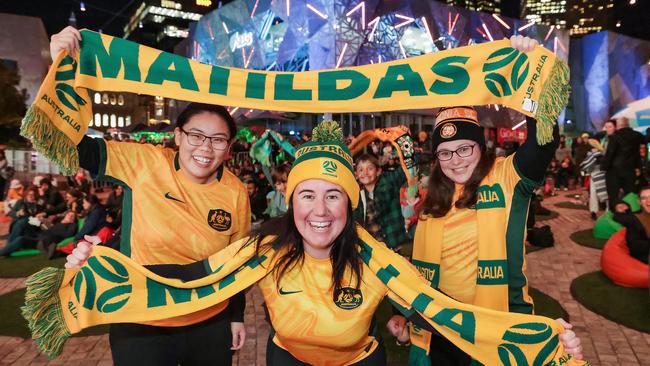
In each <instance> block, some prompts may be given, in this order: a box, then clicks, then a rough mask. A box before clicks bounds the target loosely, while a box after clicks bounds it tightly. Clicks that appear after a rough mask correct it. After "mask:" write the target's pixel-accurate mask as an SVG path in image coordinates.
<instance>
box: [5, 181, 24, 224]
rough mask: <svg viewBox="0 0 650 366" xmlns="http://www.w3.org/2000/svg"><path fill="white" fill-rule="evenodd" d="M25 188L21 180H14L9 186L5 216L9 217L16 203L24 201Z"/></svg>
mask: <svg viewBox="0 0 650 366" xmlns="http://www.w3.org/2000/svg"><path fill="white" fill-rule="evenodd" d="M24 191H25V187H24V186H23V184H22V183H21V182H20V180H19V179H12V180H11V183H10V184H9V190H8V191H7V197H6V198H5V204H4V212H5V215H8V214H9V213H10V212H11V210H12V209H13V208H14V206H15V205H16V202H18V201H20V200H21V199H23V195H24Z"/></svg>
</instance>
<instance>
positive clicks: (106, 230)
mask: <svg viewBox="0 0 650 366" xmlns="http://www.w3.org/2000/svg"><path fill="white" fill-rule="evenodd" d="M121 216H122V213H121V212H120V211H119V210H107V211H106V224H105V225H104V227H103V228H101V229H99V231H98V232H97V234H96V236H97V237H99V238H100V239H101V241H102V243H107V242H108V241H109V240H110V239H111V238H112V237H113V235H114V234H115V231H116V230H117V229H118V228H119V227H120V225H121V223H122V220H121Z"/></svg>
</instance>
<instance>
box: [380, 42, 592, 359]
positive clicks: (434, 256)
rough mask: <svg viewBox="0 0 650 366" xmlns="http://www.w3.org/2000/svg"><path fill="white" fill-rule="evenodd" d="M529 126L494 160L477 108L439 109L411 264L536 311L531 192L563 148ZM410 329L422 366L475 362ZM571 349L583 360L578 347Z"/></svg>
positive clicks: (394, 321) (493, 300) (472, 299)
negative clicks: (528, 257) (528, 260)
mask: <svg viewBox="0 0 650 366" xmlns="http://www.w3.org/2000/svg"><path fill="white" fill-rule="evenodd" d="M512 44H513V47H514V48H517V49H519V50H521V51H524V52H526V51H530V50H532V49H533V48H534V47H535V46H536V45H537V42H536V41H534V40H531V39H528V38H524V39H523V40H522V39H521V37H513V39H512ZM526 125H527V128H528V133H527V138H526V141H525V142H524V144H523V145H522V146H521V147H520V148H519V149H518V150H517V151H516V152H515V153H514V154H512V155H510V156H508V157H499V158H495V157H494V156H493V155H492V154H490V153H488V152H487V150H486V148H485V137H484V133H483V128H482V127H481V126H480V124H479V121H478V116H477V112H476V110H474V108H472V107H453V108H442V109H441V110H440V111H439V112H438V114H437V116H436V125H435V128H434V131H433V151H434V156H435V158H436V160H435V162H434V164H433V170H432V173H431V176H430V178H429V189H428V193H427V196H426V198H425V201H424V207H423V214H422V216H421V217H420V220H419V222H418V224H417V230H416V234H415V239H414V244H413V257H412V262H413V264H414V265H415V266H416V267H418V269H419V270H420V271H421V272H422V273H428V274H430V275H429V276H427V280H429V281H430V282H431V285H432V286H434V287H436V288H438V289H439V290H440V291H442V292H444V293H445V294H447V295H448V296H450V297H452V298H454V299H456V300H458V301H461V302H464V303H468V304H473V305H478V306H482V307H486V308H490V309H495V310H500V311H508V312H517V313H527V314H532V313H533V301H532V299H531V297H530V296H529V295H528V281H527V279H526V276H525V275H524V268H525V264H524V254H525V251H524V244H525V236H526V218H527V215H528V205H529V201H530V197H531V194H532V192H533V190H534V189H535V188H536V187H537V186H538V185H540V184H541V183H542V180H543V178H544V174H545V171H546V167H547V166H548V164H549V162H550V161H551V159H552V158H553V155H554V152H555V149H556V147H557V141H558V129H557V126H556V127H555V129H554V133H553V136H554V140H553V141H552V142H551V143H548V144H546V145H541V146H540V145H539V144H538V143H537V140H536V121H535V120H534V119H532V118H527V119H526ZM559 321H560V322H561V323H563V324H565V327H567V328H568V329H571V325H569V324H568V323H566V322H564V321H563V320H559ZM405 323H406V320H405V319H404V318H403V317H401V316H393V318H391V320H390V321H389V326H393V327H396V328H397V329H401V327H403V326H404V324H405ZM411 332H412V333H411V339H412V342H413V346H412V347H411V357H412V359H417V360H418V362H420V363H418V365H428V364H431V365H458V366H461V365H469V364H470V363H471V362H472V360H471V357H470V356H469V355H467V354H465V353H464V352H463V351H462V350H460V349H459V348H457V347H456V346H454V345H453V344H451V343H450V342H448V341H447V340H446V339H444V338H442V337H440V336H436V335H435V334H428V333H426V334H423V332H421V331H418V330H417V329H413V328H412V329H411ZM569 332H571V331H569ZM414 335H415V336H414ZM567 351H569V352H572V353H574V356H577V358H578V359H581V358H582V355H581V348H579V347H573V348H571V349H567Z"/></svg>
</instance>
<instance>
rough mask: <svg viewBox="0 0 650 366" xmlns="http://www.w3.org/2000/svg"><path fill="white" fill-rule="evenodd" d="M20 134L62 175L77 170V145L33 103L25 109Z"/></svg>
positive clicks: (70, 173) (73, 172)
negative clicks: (55, 166)
mask: <svg viewBox="0 0 650 366" xmlns="http://www.w3.org/2000/svg"><path fill="white" fill-rule="evenodd" d="M20 134H21V135H22V136H23V137H25V138H27V139H29V140H31V141H32V144H33V145H34V148H36V150H38V152H40V153H41V154H43V155H44V156H45V157H46V158H48V159H49V160H51V161H52V162H54V163H55V164H56V165H57V166H58V167H59V168H60V169H61V173H62V174H63V175H73V174H75V173H76V172H77V170H79V156H78V154H77V146H75V144H74V143H73V142H72V141H71V140H70V139H69V138H68V137H67V136H66V135H65V134H64V133H63V132H61V131H60V130H59V129H57V128H56V126H54V124H53V123H52V121H51V120H50V119H49V117H48V116H47V114H45V113H43V112H42V111H41V110H40V109H39V108H38V107H36V106H34V105H33V106H31V107H30V108H29V109H28V110H27V113H26V114H25V118H23V123H22V126H21V127H20Z"/></svg>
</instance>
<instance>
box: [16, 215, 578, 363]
mask: <svg viewBox="0 0 650 366" xmlns="http://www.w3.org/2000/svg"><path fill="white" fill-rule="evenodd" d="M357 231H358V234H359V239H360V245H359V251H360V254H361V257H362V259H363V262H364V268H363V270H364V271H372V273H374V274H375V275H376V276H377V278H379V279H380V280H381V281H382V282H383V283H385V284H386V286H387V287H388V289H389V297H390V298H391V300H393V301H395V302H397V303H398V304H400V305H401V306H402V307H403V308H404V309H405V310H407V311H413V310H415V311H417V312H419V313H420V314H421V315H422V316H423V317H424V318H425V319H426V320H427V321H428V322H429V323H430V324H431V325H432V326H433V327H435V329H437V330H438V331H439V332H440V333H441V334H442V335H443V336H445V337H447V338H448V339H450V340H451V341H452V342H454V344H456V345H457V346H458V347H460V348H461V349H462V350H463V351H465V352H467V353H468V354H470V355H471V356H472V357H473V358H474V359H476V360H478V361H480V362H482V363H483V364H485V365H562V364H565V365H581V364H584V362H583V361H577V360H575V359H573V358H571V356H570V355H567V354H566V353H565V352H564V349H563V347H562V344H561V343H560V342H559V340H558V334H559V333H560V332H562V331H563V329H562V327H561V326H560V325H559V324H558V323H556V322H555V321H554V320H551V319H548V318H544V317H541V316H534V315H525V314H515V313H507V312H499V311H495V310H490V309H485V308H480V307H477V306H473V305H467V304H463V303H460V302H458V301H455V300H453V299H451V298H449V297H447V296H445V295H443V294H441V293H439V292H437V291H436V290H435V289H433V288H431V287H430V286H429V284H428V282H427V281H425V280H424V279H423V278H422V277H421V276H420V274H419V272H418V271H417V269H415V268H414V267H413V266H411V265H410V263H409V262H408V261H407V260H406V259H405V258H403V257H401V256H400V255H398V254H396V253H394V252H393V251H391V250H390V249H388V248H387V247H386V246H385V245H383V244H382V243H379V242H377V241H376V240H375V239H373V238H372V237H371V236H370V234H368V233H367V232H366V231H365V230H364V229H363V228H361V227H360V226H358V227H357ZM274 254H275V253H274V252H273V250H272V249H268V251H266V252H264V253H263V255H260V256H259V257H257V256H255V245H253V244H249V242H247V240H246V239H242V240H240V241H238V242H236V243H234V244H232V245H230V246H229V247H227V248H226V249H224V250H222V251H220V252H219V253H217V254H215V255H213V256H212V257H210V258H209V259H208V263H209V268H217V270H215V271H214V272H213V273H211V274H210V275H208V276H207V277H204V278H201V279H198V280H195V281H190V282H182V281H180V280H176V279H167V278H163V277H160V276H158V275H156V274H154V273H152V272H150V271H148V270H147V269H146V268H144V267H143V266H141V265H139V264H137V263H136V262H134V261H133V260H131V259H130V258H128V257H126V256H124V255H122V254H121V253H119V252H117V251H114V250H112V249H109V248H106V247H96V248H95V249H94V252H93V256H91V257H90V259H89V260H88V262H87V263H86V264H85V265H84V266H83V267H82V268H81V269H75V270H63V269H55V268H46V269H43V270H41V271H40V272H38V273H36V274H35V275H33V276H32V277H30V278H29V280H28V281H27V291H26V301H25V306H24V307H23V308H22V311H23V315H24V316H25V318H26V319H27V320H28V322H29V328H30V330H31V331H32V337H33V338H34V339H35V340H36V343H37V345H38V348H39V350H41V351H42V352H45V353H46V354H47V355H48V356H50V357H55V356H57V355H58V354H59V353H60V352H61V350H62V348H63V344H64V343H65V341H66V339H67V338H68V337H69V336H70V334H72V333H77V332H79V331H81V330H82V329H84V328H87V327H90V326H93V325H98V324H106V323H115V322H142V321H150V320H157V319H164V318H170V317H175V316H179V315H183V314H188V313H191V312H194V311H197V310H200V309H203V308H206V307H209V306H211V305H214V304H217V303H219V302H222V301H224V300H226V299H228V298H229V297H231V296H233V295H234V294H236V293H238V292H240V291H242V290H244V289H246V288H248V287H250V286H251V285H253V284H255V283H256V282H257V281H259V280H260V279H262V278H263V277H264V276H266V275H267V274H269V273H270V271H271V270H272V268H273V266H274V264H275V262H274V261H275V258H276V257H275V256H274Z"/></svg>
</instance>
